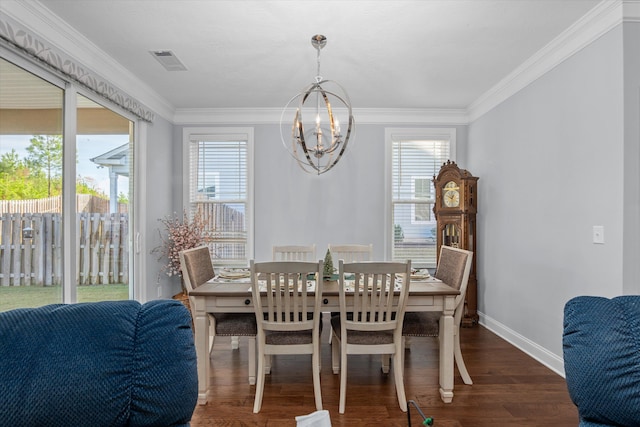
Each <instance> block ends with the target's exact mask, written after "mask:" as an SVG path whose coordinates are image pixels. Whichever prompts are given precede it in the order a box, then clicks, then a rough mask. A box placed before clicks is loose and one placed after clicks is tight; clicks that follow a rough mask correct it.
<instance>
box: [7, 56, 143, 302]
mask: <svg viewBox="0 0 640 427" xmlns="http://www.w3.org/2000/svg"><path fill="white" fill-rule="evenodd" d="M25 68H32V67H25ZM25 68H22V67H20V66H17V65H16V64H14V63H12V62H9V61H8V60H5V59H3V58H0V311H6V310H10V309H13V308H18V307H34V306H40V305H45V304H50V303H59V302H66V303H70V302H78V301H99V300H114V299H128V298H129V297H130V296H131V295H132V294H133V292H131V291H130V287H131V286H132V285H133V283H132V280H131V277H133V274H132V273H133V262H132V260H133V256H132V254H131V250H130V248H131V247H132V245H131V234H132V233H131V230H133V227H132V220H131V213H132V209H131V206H132V203H133V191H132V188H133V176H134V174H133V165H134V161H133V152H134V150H133V147H134V138H133V135H134V122H133V121H132V120H130V119H128V118H126V117H124V116H123V115H121V114H118V113H116V112H115V111H113V110H112V109H110V108H107V107H105V106H103V105H100V104H98V103H97V102H96V100H92V99H89V97H88V96H89V95H87V94H80V93H75V91H74V93H72V94H71V96H72V97H73V98H71V102H70V101H69V99H70V97H69V93H68V92H69V90H74V86H73V85H70V84H68V82H65V81H62V80H61V79H59V78H57V77H56V76H53V75H51V76H50V75H47V74H46V73H45V72H40V71H38V70H34V69H31V70H30V71H27V69H25ZM32 71H33V72H32ZM36 71H37V74H38V75H36V74H35V73H36ZM69 115H71V116H69ZM65 116H66V117H67V118H68V117H74V116H75V118H76V120H75V121H69V120H67V121H66V122H65ZM65 123H66V127H67V128H65ZM69 128H72V129H69ZM65 135H67V139H69V138H68V135H75V141H73V140H71V141H69V140H65ZM70 139H72V138H70ZM65 260H66V261H65ZM71 260H72V261H73V262H70V261H71ZM69 266H72V268H69Z"/></svg>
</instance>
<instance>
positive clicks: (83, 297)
mask: <svg viewBox="0 0 640 427" xmlns="http://www.w3.org/2000/svg"><path fill="white" fill-rule="evenodd" d="M126 299H129V286H128V285H91V286H78V302H96V301H117V300H126ZM61 302H62V287H61V286H44V287H42V286H0V311H8V310H13V309H14V308H23V307H40V306H43V305H47V304H58V303H61Z"/></svg>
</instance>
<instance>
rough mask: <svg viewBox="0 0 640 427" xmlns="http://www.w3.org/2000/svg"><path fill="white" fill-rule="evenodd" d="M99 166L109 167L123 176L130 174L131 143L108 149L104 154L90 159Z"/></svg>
mask: <svg viewBox="0 0 640 427" xmlns="http://www.w3.org/2000/svg"><path fill="white" fill-rule="evenodd" d="M90 160H91V161H92V162H93V163H95V164H97V165H98V166H103V167H108V168H111V170H112V171H113V172H114V173H116V174H117V175H121V176H126V177H128V176H129V143H127V144H123V145H121V146H120V147H118V148H114V149H113V150H111V151H107V152H106V153H104V154H101V155H99V156H96V157H94V158H92V159H90Z"/></svg>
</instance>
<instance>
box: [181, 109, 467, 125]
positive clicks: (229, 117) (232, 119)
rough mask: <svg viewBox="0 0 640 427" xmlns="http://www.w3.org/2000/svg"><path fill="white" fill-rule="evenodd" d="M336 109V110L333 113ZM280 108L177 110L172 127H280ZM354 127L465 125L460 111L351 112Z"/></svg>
mask: <svg viewBox="0 0 640 427" xmlns="http://www.w3.org/2000/svg"><path fill="white" fill-rule="evenodd" d="M337 110H338V109H336V111H337ZM282 111H283V109H282V108H178V109H177V110H176V113H175V115H174V116H173V123H174V124H176V125H194V124H199V125H203V124H274V123H280V119H281V116H282ZM353 116H354V117H355V120H356V125H358V124H411V125H436V124H437V125H466V124H468V123H469V118H468V116H467V111H466V110H465V109H464V108H461V109H435V108H428V109H427V108H425V109H419V108H418V109H408V108H406V109H405V108H397V109H389V108H388V109H383V108H380V109H378V108H360V109H358V108H354V109H353Z"/></svg>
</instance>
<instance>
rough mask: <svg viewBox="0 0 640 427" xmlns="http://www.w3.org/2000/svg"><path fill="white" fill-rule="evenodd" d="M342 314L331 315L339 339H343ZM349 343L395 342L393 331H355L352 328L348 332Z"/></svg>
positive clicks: (332, 324) (332, 325)
mask: <svg viewBox="0 0 640 427" xmlns="http://www.w3.org/2000/svg"><path fill="white" fill-rule="evenodd" d="M340 320H341V316H333V317H331V327H332V328H333V331H334V332H335V334H336V335H337V336H338V339H339V340H342V336H341V335H342V330H341V324H340V323H341V322H340ZM347 343H348V344H364V345H371V344H393V331H392V330H388V331H355V330H350V331H349V332H348V333H347Z"/></svg>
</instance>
